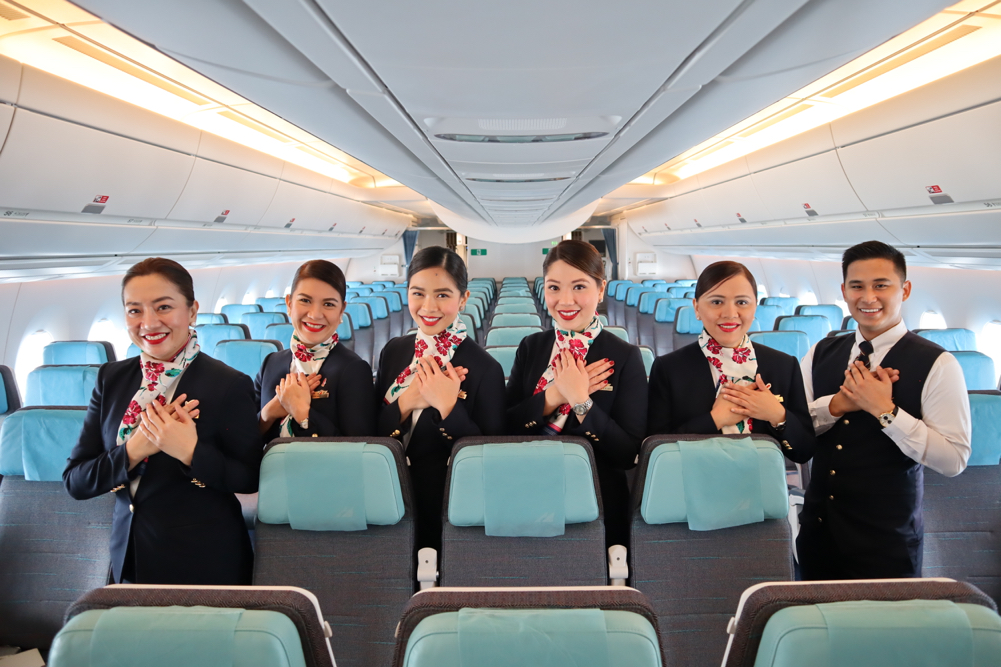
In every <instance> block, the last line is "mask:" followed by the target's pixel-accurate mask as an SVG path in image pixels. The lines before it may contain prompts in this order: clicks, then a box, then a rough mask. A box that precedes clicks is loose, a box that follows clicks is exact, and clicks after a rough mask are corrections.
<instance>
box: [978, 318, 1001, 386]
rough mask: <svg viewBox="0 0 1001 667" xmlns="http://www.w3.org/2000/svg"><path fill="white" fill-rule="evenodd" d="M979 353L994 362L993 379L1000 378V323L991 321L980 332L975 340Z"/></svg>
mask: <svg viewBox="0 0 1001 667" xmlns="http://www.w3.org/2000/svg"><path fill="white" fill-rule="evenodd" d="M977 347H978V348H980V351H981V352H983V353H984V354H986V355H987V356H989V357H990V358H991V359H993V360H994V375H995V376H996V377H995V378H994V379H995V380H997V379H998V378H1001V322H999V321H998V320H992V321H990V322H988V323H987V324H985V325H984V328H983V329H981V330H980V336H979V337H978V339H977Z"/></svg>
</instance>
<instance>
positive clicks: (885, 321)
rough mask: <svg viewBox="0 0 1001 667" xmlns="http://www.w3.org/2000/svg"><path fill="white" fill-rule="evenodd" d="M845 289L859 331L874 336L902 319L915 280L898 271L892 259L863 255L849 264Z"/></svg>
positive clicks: (846, 298)
mask: <svg viewBox="0 0 1001 667" xmlns="http://www.w3.org/2000/svg"><path fill="white" fill-rule="evenodd" d="M841 293H842V294H843V295H844V297H845V302H846V303H847V304H848V310H849V312H851V314H852V317H853V318H855V321H856V322H858V328H859V332H860V333H861V334H862V336H863V337H864V338H865V339H866V340H872V339H873V338H875V337H876V336H878V335H879V334H881V333H883V332H884V331H886V330H888V329H890V328H892V327H894V326H896V324H897V323H898V322H900V308H901V306H902V305H903V303H904V301H907V298H908V297H909V296H910V295H911V282H910V281H909V280H904V279H903V278H902V277H901V276H900V274H899V273H897V269H896V266H895V265H894V264H893V262H892V261H891V260H889V259H881V258H880V259H860V260H858V261H855V262H852V263H851V264H849V265H848V270H847V271H846V274H845V283H844V284H843V285H842V286H841Z"/></svg>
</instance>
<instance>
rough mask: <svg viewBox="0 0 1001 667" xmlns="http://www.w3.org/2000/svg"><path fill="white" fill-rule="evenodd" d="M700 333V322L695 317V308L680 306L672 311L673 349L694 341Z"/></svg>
mask: <svg viewBox="0 0 1001 667" xmlns="http://www.w3.org/2000/svg"><path fill="white" fill-rule="evenodd" d="M700 333H702V322H700V321H699V320H698V319H697V318H696V317H695V308H693V307H692V306H681V307H680V308H678V309H677V310H676V311H675V312H674V333H673V338H674V349H675V350H678V349H681V348H682V347H684V346H685V345H688V344H689V343H694V342H695V341H697V340H698V339H699V334H700Z"/></svg>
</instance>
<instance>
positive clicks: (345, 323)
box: [283, 313, 355, 345]
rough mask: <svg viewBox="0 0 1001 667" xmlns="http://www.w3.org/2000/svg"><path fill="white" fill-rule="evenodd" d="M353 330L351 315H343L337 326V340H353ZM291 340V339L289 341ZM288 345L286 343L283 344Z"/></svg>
mask: <svg viewBox="0 0 1001 667" xmlns="http://www.w3.org/2000/svg"><path fill="white" fill-rule="evenodd" d="M354 335H355V328H354V325H353V324H352V323H351V315H350V314H349V313H344V316H343V317H341V323H340V324H338V325H337V340H338V341H349V340H351V339H352V338H354ZM289 340H291V339H289ZM283 344H284V345H288V343H283Z"/></svg>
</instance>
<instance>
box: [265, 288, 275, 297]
mask: <svg viewBox="0 0 1001 667" xmlns="http://www.w3.org/2000/svg"><path fill="white" fill-rule="evenodd" d="M274 296H275V290H274V289H272V288H269V289H268V291H267V292H265V293H264V298H265V299H273V298H274Z"/></svg>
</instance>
